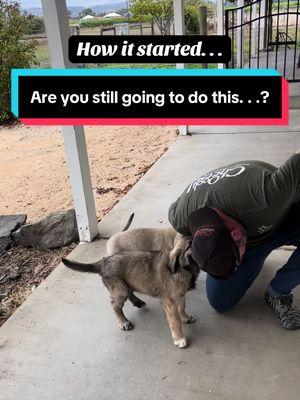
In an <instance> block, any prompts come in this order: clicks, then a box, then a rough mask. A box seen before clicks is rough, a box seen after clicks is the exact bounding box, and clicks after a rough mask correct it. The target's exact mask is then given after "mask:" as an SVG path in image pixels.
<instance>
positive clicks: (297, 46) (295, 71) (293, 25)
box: [225, 0, 300, 81]
mask: <svg viewBox="0 0 300 400" xmlns="http://www.w3.org/2000/svg"><path fill="white" fill-rule="evenodd" d="M299 23H300V0H296V1H291V0H285V1H283V0H278V1H277V2H276V3H275V2H274V0H265V1H264V0H256V1H252V2H250V3H248V4H245V5H243V6H240V7H235V8H231V9H227V10H225V33H226V34H227V35H228V36H230V37H231V43H232V49H231V50H232V59H231V62H230V63H229V64H228V65H227V67H229V68H275V69H277V70H278V71H279V72H280V73H281V74H282V75H283V76H284V77H285V78H286V79H288V80H289V81H300V37H299V36H300V34H299V31H300V27H299Z"/></svg>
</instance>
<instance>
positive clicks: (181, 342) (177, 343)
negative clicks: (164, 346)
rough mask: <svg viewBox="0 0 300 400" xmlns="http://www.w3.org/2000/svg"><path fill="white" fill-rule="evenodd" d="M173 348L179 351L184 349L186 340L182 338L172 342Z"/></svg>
mask: <svg viewBox="0 0 300 400" xmlns="http://www.w3.org/2000/svg"><path fill="white" fill-rule="evenodd" d="M174 344H175V346H177V347H179V348H180V349H184V348H185V347H186V346H187V340H186V338H185V337H182V338H180V339H178V340H174Z"/></svg>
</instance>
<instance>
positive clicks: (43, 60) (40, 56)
mask: <svg viewBox="0 0 300 400" xmlns="http://www.w3.org/2000/svg"><path fill="white" fill-rule="evenodd" d="M36 58H37V62H38V65H36V66H33V67H36V68H51V63H50V56H49V50H48V46H47V45H46V44H38V45H37V48H36ZM85 68H101V69H102V68H107V69H112V68H122V69H124V68H151V69H170V68H176V65H175V64H153V63H152V64H124V63H122V64H87V65H86V66H85ZM186 68H196V69H198V68H202V65H201V64H186ZM208 68H209V69H211V68H217V64H208Z"/></svg>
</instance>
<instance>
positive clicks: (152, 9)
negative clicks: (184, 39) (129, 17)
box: [130, 0, 173, 35]
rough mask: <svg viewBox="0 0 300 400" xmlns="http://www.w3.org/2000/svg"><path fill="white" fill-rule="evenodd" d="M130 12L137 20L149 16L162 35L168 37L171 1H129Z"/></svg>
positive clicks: (170, 21)
mask: <svg viewBox="0 0 300 400" xmlns="http://www.w3.org/2000/svg"><path fill="white" fill-rule="evenodd" d="M130 11H131V12H132V14H133V15H134V16H136V17H138V18H143V17H145V15H150V16H151V17H152V19H153V22H155V23H156V25H157V26H158V29H159V30H160V33H161V34H162V35H170V31H171V24H172V21H173V0H131V7H130Z"/></svg>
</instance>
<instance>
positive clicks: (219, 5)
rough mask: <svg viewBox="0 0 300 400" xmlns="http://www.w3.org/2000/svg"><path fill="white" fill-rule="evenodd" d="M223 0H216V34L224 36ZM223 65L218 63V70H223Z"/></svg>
mask: <svg viewBox="0 0 300 400" xmlns="http://www.w3.org/2000/svg"><path fill="white" fill-rule="evenodd" d="M223 1H224V0H217V34H218V35H224V33H225V32H224V2H223ZM223 68H224V64H223V63H218V69H223Z"/></svg>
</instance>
